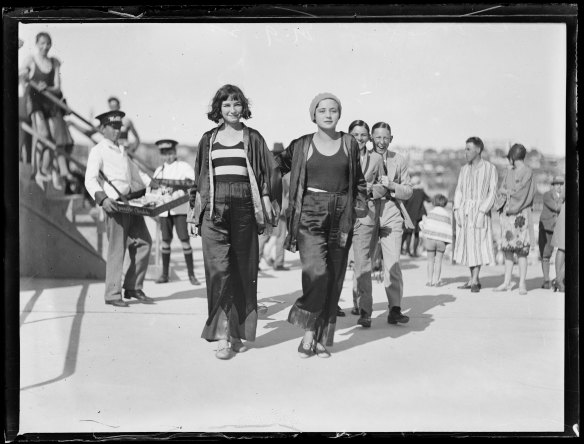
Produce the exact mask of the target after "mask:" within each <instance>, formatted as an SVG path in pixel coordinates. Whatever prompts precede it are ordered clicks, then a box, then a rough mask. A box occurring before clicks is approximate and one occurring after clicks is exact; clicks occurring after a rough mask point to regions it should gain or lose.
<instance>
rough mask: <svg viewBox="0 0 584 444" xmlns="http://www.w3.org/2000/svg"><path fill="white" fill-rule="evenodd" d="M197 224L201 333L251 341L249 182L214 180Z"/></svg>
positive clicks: (254, 248) (254, 243)
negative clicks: (204, 308)
mask: <svg viewBox="0 0 584 444" xmlns="http://www.w3.org/2000/svg"><path fill="white" fill-rule="evenodd" d="M209 207H210V206H209V205H207V208H206V209H205V213H204V216H203V221H202V225H201V237H202V240H203V255H204V264H205V278H206V280H207V302H208V309H209V317H208V319H207V322H206V324H205V327H204V329H203V333H202V335H201V337H202V338H204V339H207V340H208V341H217V340H219V339H226V340H229V337H230V336H233V337H235V338H240V339H245V340H248V341H253V340H255V335H256V326H257V276H258V233H257V225H256V221H255V216H254V207H253V202H252V197H251V187H250V184H249V182H217V183H216V188H215V208H214V210H213V215H210V214H209Z"/></svg>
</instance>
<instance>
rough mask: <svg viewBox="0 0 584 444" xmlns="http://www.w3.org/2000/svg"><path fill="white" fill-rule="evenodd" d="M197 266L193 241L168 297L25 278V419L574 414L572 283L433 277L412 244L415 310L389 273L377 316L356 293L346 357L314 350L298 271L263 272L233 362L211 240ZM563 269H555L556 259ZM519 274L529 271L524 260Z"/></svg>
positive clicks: (248, 425) (131, 427)
mask: <svg viewBox="0 0 584 444" xmlns="http://www.w3.org/2000/svg"><path fill="white" fill-rule="evenodd" d="M192 243H193V247H194V250H195V267H196V270H195V271H196V274H197V276H198V277H199V279H201V281H202V282H203V285H201V286H199V287H194V286H192V285H191V284H190V283H189V282H188V280H187V279H186V278H187V276H186V269H185V267H184V259H183V258H182V253H181V251H180V246H179V245H178V242H177V241H175V243H174V244H173V258H172V260H173V261H172V264H173V270H174V280H173V281H172V282H170V283H168V284H162V285H157V284H155V283H154V281H153V280H147V281H146V284H145V289H144V290H145V292H146V294H147V295H149V296H151V297H153V298H154V299H155V300H156V304H154V305H143V304H139V303H135V302H132V303H131V307H129V308H125V309H124V308H114V307H111V306H106V305H105V304H104V300H103V292H104V283H103V282H97V281H75V280H44V279H34V278H22V279H21V281H20V285H21V291H20V307H21V314H20V337H21V351H20V353H21V367H20V369H21V401H20V402H21V413H20V431H19V434H24V433H53V432H54V433H56V432H78V433H83V432H94V433H100V432H108V433H109V432H113V433H126V432H215V433H218V432H315V431H336V432H343V431H344V432H391V431H403V432H441V431H445V432H472V431H475V432H526V431H531V432H542V431H557V432H561V431H563V429H564V423H563V409H564V401H563V397H564V392H563V390H564V296H565V295H564V293H554V292H552V291H551V290H543V289H540V288H539V286H540V284H541V278H540V274H541V269H540V265H539V263H538V262H537V259H534V260H533V259H532V264H531V265H530V266H529V269H528V290H529V292H528V294H527V295H523V296H522V295H519V293H518V291H517V288H515V290H513V291H510V292H502V293H497V292H493V291H492V288H493V287H494V286H496V285H498V284H499V283H500V282H501V281H502V275H503V267H502V266H491V267H484V269H483V271H482V273H481V275H482V276H481V282H482V285H483V290H482V291H481V292H480V293H471V292H470V290H459V289H457V288H456V287H457V286H458V285H460V284H461V283H462V282H464V281H465V280H466V279H467V276H468V269H467V268H466V267H462V266H455V265H451V264H450V262H449V261H448V260H445V261H444V264H443V280H445V281H446V285H445V286H443V287H438V288H434V287H426V286H425V283H426V268H425V267H426V260H425V257H420V258H417V259H411V258H406V257H403V258H402V266H403V272H404V278H405V298H404V303H403V309H404V313H405V314H407V315H409V316H410V318H411V321H410V323H409V324H406V325H398V326H394V325H389V324H388V323H387V321H386V317H387V302H386V298H385V293H384V289H383V285H382V284H381V283H378V282H374V284H373V291H374V313H373V325H372V328H370V329H363V328H362V327H360V326H358V325H356V320H357V317H356V316H353V315H351V314H350V308H351V306H352V300H351V299H352V296H351V285H352V271H351V270H349V271H348V272H347V276H346V280H345V286H344V289H343V293H342V296H341V307H342V308H343V309H344V310H345V312H346V317H344V318H338V320H337V331H336V335H335V345H334V346H333V347H332V348H330V351H331V352H332V357H331V358H330V359H321V358H318V357H312V358H309V359H300V358H299V357H298V356H297V351H296V349H297V346H298V343H299V341H300V337H301V335H302V332H301V331H300V330H299V329H297V328H295V327H293V326H291V325H290V324H288V323H287V322H286V318H287V315H288V311H289V307H290V305H291V303H292V302H293V301H294V300H295V299H296V298H297V297H298V296H299V295H300V293H301V280H300V276H301V272H300V263H299V260H298V255H297V254H295V255H294V254H291V253H289V252H287V253H286V262H287V264H288V265H291V266H292V269H291V270H290V271H277V272H276V271H273V270H272V269H265V270H266V271H264V272H261V273H260V276H259V293H258V301H259V303H260V304H262V305H264V306H265V307H266V308H267V310H265V311H263V312H260V319H259V322H258V330H257V335H258V337H257V340H256V341H255V342H254V343H249V345H250V350H249V351H248V352H246V353H243V354H239V355H237V356H235V357H234V358H233V359H231V360H229V361H220V360H218V359H216V358H215V356H214V350H215V344H213V343H208V342H206V341H204V340H203V339H201V338H200V334H201V330H202V328H203V324H204V322H205V320H206V316H207V300H206V294H205V287H204V270H203V265H202V255H201V244H200V239H197V240H195V241H193V242H192ZM552 275H554V272H553V271H552ZM515 281H517V270H515Z"/></svg>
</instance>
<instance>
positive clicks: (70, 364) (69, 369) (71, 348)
mask: <svg viewBox="0 0 584 444" xmlns="http://www.w3.org/2000/svg"><path fill="white" fill-rule="evenodd" d="M85 282H86V283H85V284H83V287H82V288H81V292H80V294H79V298H78V299H77V306H76V309H75V316H74V317H73V321H72V323H71V330H70V333H69V344H68V345H67V352H66V353H65V362H64V363H63V370H62V371H61V374H60V375H58V376H56V377H54V378H51V379H48V380H46V381H42V382H38V383H36V384H32V385H29V386H26V387H22V388H21V390H28V389H31V388H35V387H41V386H44V385H48V384H52V383H54V382H58V381H61V380H63V379H65V378H68V377H69V376H71V375H73V374H74V373H75V369H76V367H77V357H78V354H79V338H80V336H81V323H82V320H83V315H84V314H85V301H86V300H87V293H88V289H89V284H88V283H87V281H85ZM26 324H27V323H26V322H24V323H23V326H22V328H26Z"/></svg>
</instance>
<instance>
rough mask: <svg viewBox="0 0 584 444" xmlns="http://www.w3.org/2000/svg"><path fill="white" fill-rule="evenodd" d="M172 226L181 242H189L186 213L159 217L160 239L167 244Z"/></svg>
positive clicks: (170, 239)
mask: <svg viewBox="0 0 584 444" xmlns="http://www.w3.org/2000/svg"><path fill="white" fill-rule="evenodd" d="M173 228H174V229H175V230H176V235H177V237H178V239H179V240H180V241H181V242H190V238H189V231H188V228H187V215H186V214H173V215H170V216H164V217H161V218H160V232H161V233H162V240H163V241H164V242H166V243H167V244H170V243H171V242H172V229H173Z"/></svg>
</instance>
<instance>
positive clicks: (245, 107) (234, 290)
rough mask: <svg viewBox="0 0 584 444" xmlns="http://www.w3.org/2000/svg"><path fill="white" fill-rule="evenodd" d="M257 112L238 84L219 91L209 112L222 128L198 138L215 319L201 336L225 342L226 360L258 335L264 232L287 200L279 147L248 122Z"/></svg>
mask: <svg viewBox="0 0 584 444" xmlns="http://www.w3.org/2000/svg"><path fill="white" fill-rule="evenodd" d="M250 117H251V111H250V109H249V104H248V100H247V98H246V97H245V96H244V94H243V92H242V91H241V90H240V89H239V88H238V87H237V86H233V85H225V86H223V87H221V88H220V89H219V90H218V91H217V93H216V94H215V97H214V98H213V101H212V104H211V111H210V112H209V113H208V118H209V119H210V120H212V121H213V122H216V123H218V124H219V126H218V127H217V128H214V129H213V130H210V131H207V132H206V133H205V134H204V135H203V137H202V138H201V141H200V142H199V146H198V153H197V161H196V166H195V174H196V186H195V187H194V188H193V189H192V190H191V208H193V210H194V211H193V214H192V222H193V223H194V225H195V226H196V227H197V229H198V231H199V232H200V234H201V237H202V240H203V255H204V264H205V278H206V281H207V299H208V309H209V317H208V319H207V322H206V324H205V328H204V329H203V333H202V337H203V338H204V339H206V340H207V341H218V347H217V352H216V357H217V358H219V359H229V358H231V357H233V352H236V353H238V352H244V351H246V350H247V347H246V346H245V345H244V344H243V342H242V339H245V340H248V341H253V340H255V335H256V325H257V275H258V267H257V264H258V254H259V252H258V232H260V233H261V232H263V231H265V230H268V231H269V230H270V229H271V228H272V227H273V226H274V225H277V222H278V215H279V208H280V207H279V205H280V203H281V176H280V175H279V172H278V169H277V166H276V164H275V162H274V158H273V156H272V153H271V152H270V150H268V147H267V145H266V142H265V141H264V138H263V137H262V136H261V134H260V133H259V132H257V131H256V130H254V129H252V128H248V127H247V126H245V125H244V124H243V123H242V122H241V119H242V118H243V119H249V118H250ZM278 194H279V195H278ZM191 231H192V227H191Z"/></svg>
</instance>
